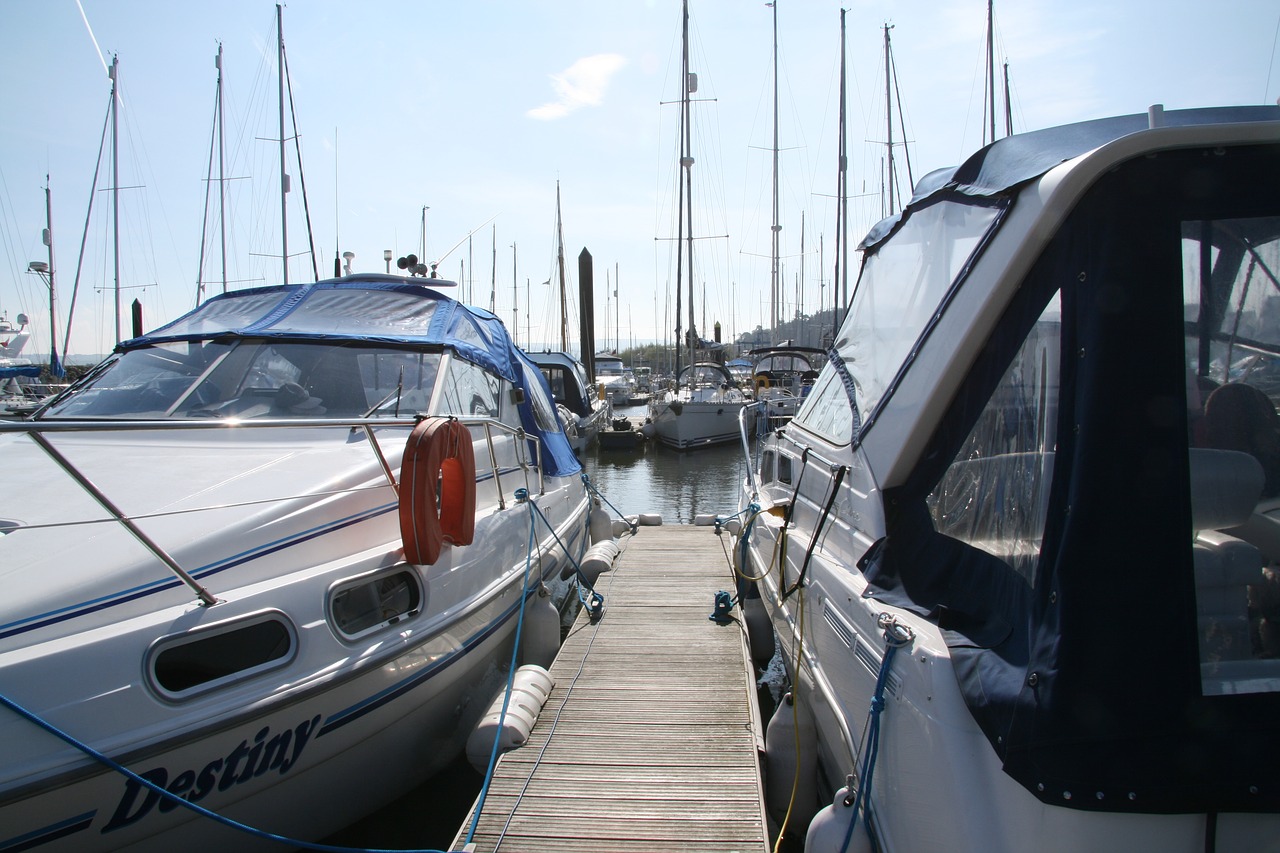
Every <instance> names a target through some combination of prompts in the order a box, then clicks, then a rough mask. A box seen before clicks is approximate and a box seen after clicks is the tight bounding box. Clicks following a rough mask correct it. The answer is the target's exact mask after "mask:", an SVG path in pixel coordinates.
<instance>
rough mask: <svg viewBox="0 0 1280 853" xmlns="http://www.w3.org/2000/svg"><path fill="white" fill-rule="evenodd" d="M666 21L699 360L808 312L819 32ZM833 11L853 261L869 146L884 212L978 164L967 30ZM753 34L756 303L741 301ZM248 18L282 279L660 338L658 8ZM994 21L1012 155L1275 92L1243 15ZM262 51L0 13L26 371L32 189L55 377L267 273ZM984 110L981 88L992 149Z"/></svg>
mask: <svg viewBox="0 0 1280 853" xmlns="http://www.w3.org/2000/svg"><path fill="white" fill-rule="evenodd" d="M689 6H690V57H691V59H690V66H691V68H690V70H691V71H693V72H694V73H696V74H697V80H698V89H697V92H696V93H695V94H694V95H693V99H694V101H693V103H692V105H691V114H692V122H691V124H692V133H691V139H692V147H693V156H694V159H695V164H694V166H693V186H694V191H693V193H692V205H693V209H694V212H693V219H694V226H693V231H694V237H695V238H696V239H695V241H694V256H695V272H694V275H693V279H694V281H693V288H692V290H693V305H694V323H695V324H696V326H697V327H698V329H699V332H700V333H701V334H703V335H704V336H705V337H710V336H711V334H712V331H711V330H712V328H713V326H714V324H715V323H720V324H721V327H722V334H723V337H724V338H725V339H728V338H730V337H733V336H736V335H738V334H741V333H744V332H748V331H750V330H752V329H754V328H756V327H757V326H766V327H767V326H768V325H769V323H770V318H771V316H773V314H774V313H775V312H776V313H777V314H778V315H779V316H781V317H783V318H790V317H793V316H795V315H797V314H802V315H810V314H813V313H815V312H817V311H819V310H821V309H823V308H827V309H829V308H830V307H831V301H832V293H833V288H832V279H833V276H834V268H835V250H836V242H837V239H836V217H835V210H836V201H835V194H836V188H837V177H838V165H837V164H838V159H837V151H838V139H839V77H840V65H841V50H840V45H841V23H840V22H841V8H842V4H841V3H840V2H837V0H778V2H777V4H776V5H769V4H766V3H764V2H760V0H690V4H689ZM843 8H844V10H845V17H844V21H845V40H846V50H845V68H846V74H847V84H846V89H847V95H846V104H847V108H846V121H845V127H846V130H845V132H846V139H847V143H846V144H847V151H848V178H847V181H848V188H849V189H848V191H849V195H850V202H849V210H850V213H849V229H850V231H849V234H850V240H849V242H850V243H851V244H853V245H854V246H856V244H857V242H858V240H859V239H860V238H861V236H862V235H863V234H864V233H865V232H866V231H867V230H868V229H869V228H870V227H871V226H872V225H873V224H874V223H875V222H876V221H877V220H878V219H880V218H881V217H882V216H883V215H884V214H885V213H887V212H888V192H887V189H886V180H885V178H884V177H883V176H884V174H885V172H886V164H887V163H888V152H889V151H890V150H892V152H893V161H892V162H893V166H894V170H895V173H896V174H898V176H899V180H898V183H897V186H896V188H895V190H894V195H895V197H896V198H899V199H900V198H901V197H902V196H903V195H909V181H910V180H912V179H915V180H918V179H919V178H920V177H922V176H923V175H924V174H926V173H927V172H929V171H932V170H933V169H936V168H942V167H946V166H951V165H955V164H957V163H959V162H961V161H962V160H963V159H965V158H966V157H967V156H968V155H969V154H971V153H973V152H974V151H975V150H977V149H978V148H979V147H981V146H982V144H983V143H984V133H983V127H984V125H985V122H984V120H983V116H984V97H983V92H984V68H985V63H986V56H987V54H986V38H987V29H986V13H987V4H986V2H985V0H898V2H890V0H845V3H844V4H843ZM775 13H776V16H777V29H778V52H777V67H778V78H777V79H778V82H777V91H778V98H777V102H776V111H777V115H778V121H777V139H778V141H777V144H776V148H777V152H778V153H777V161H778V180H777V186H778V211H779V213H778V220H777V221H778V224H779V225H780V226H781V228H782V230H781V231H780V232H779V235H780V236H779V256H780V260H779V278H780V280H781V288H782V291H783V293H784V301H783V302H781V303H780V304H778V305H771V299H770V293H771V290H772V287H771V277H772V262H771V251H772V247H771V225H772V221H773V168H772V165H773V160H774V154H773V151H774V148H775V145H774V119H773V116H774V112H775V100H774V83H773V79H774V78H773V65H774V63H773V21H774V15H775ZM280 17H281V20H282V23H283V33H284V44H285V58H286V65H287V72H288V75H287V77H288V84H289V86H288V90H287V92H286V96H287V99H288V100H290V101H291V106H292V108H291V109H289V108H288V107H286V118H285V121H286V129H285V133H284V137H285V138H286V145H285V148H286V151H287V154H286V161H287V163H286V167H285V171H286V172H287V173H288V174H289V176H290V178H289V181H290V192H289V193H288V195H287V202H286V204H285V207H286V211H287V215H286V217H285V218H286V219H287V223H288V224H287V245H288V253H289V256H290V260H289V264H288V277H289V281H290V282H291V283H297V282H302V281H311V280H313V279H314V278H315V275H316V272H317V271H318V273H319V275H320V277H322V278H324V277H329V276H332V275H333V273H334V267H335V258H337V257H338V255H339V254H340V253H344V252H351V253H353V255H354V257H352V258H351V259H350V260H349V262H348V263H349V264H350V267H351V269H352V270H353V271H355V272H385V271H386V270H387V266H388V265H387V263H386V262H385V261H384V252H386V251H390V252H391V256H392V258H393V259H398V258H400V257H402V256H405V255H407V254H409V253H414V254H418V255H420V256H421V257H422V258H423V259H425V260H428V261H430V262H435V263H438V267H437V270H438V274H439V275H440V276H441V277H443V278H449V279H454V280H457V281H459V282H460V287H459V291H458V295H460V296H461V297H463V298H464V299H465V301H467V302H470V303H471V304H475V305H479V306H481V307H484V308H490V307H491V306H492V308H493V310H495V312H496V313H497V314H498V316H499V317H501V318H502V319H503V320H504V322H505V323H506V324H507V326H508V328H509V329H511V330H513V332H514V335H515V337H516V340H517V342H518V343H519V344H520V345H522V346H525V347H527V348H535V349H541V348H543V347H546V346H550V347H551V348H553V349H554V348H559V347H560V333H559V328H560V314H559V299H558V283H559V274H558V264H557V257H558V253H559V246H560V245H563V254H564V257H565V267H566V272H567V279H568V281H567V287H568V288H569V290H568V294H569V295H568V302H569V306H570V309H569V313H570V317H569V321H568V322H569V328H570V334H569V337H570V339H569V349H570V350H571V351H574V352H575V353H576V352H577V350H578V346H579V345H578V343H577V341H578V333H577V328H578V311H577V308H576V307H575V306H576V305H577V282H578V279H579V274H578V259H579V255H580V253H582V252H583V251H584V250H585V251H587V252H589V253H590V256H591V258H592V263H593V275H594V281H595V288H594V301H595V307H596V310H595V324H596V334H595V336H596V341H597V344H598V348H601V349H603V348H615V347H616V348H624V349H625V348H627V347H629V346H632V345H634V344H639V343H641V342H650V341H655V340H656V341H661V340H664V339H669V338H670V337H671V336H672V331H671V330H672V329H673V328H674V326H675V320H674V311H675V298H676V297H675V293H674V290H675V287H676V271H675V261H674V253H673V251H672V250H673V248H674V245H675V241H674V240H673V239H672V238H674V237H675V236H676V234H677V224H676V207H677V193H676V163H677V160H678V157H679V148H678V143H679V140H678V135H677V132H678V123H677V120H678V104H677V102H678V100H679V98H680V85H679V82H680V57H681V5H680V3H679V2H678V0H467V2H453V3H446V2H440V1H439V0H367V2H362V3H359V4H356V3H352V2H349V0H348V2H338V0H295V1H294V2H292V3H289V4H287V5H284V6H283V7H282V11H281V15H280ZM994 22H995V28H994V29H995V52H994V55H995V63H996V65H997V69H998V71H997V73H998V75H999V76H1003V67H1004V66H1005V64H1006V63H1007V67H1008V78H1009V87H1008V88H1009V95H1008V101H1009V104H1010V110H1011V113H1012V119H1013V131H1014V132H1015V133H1016V132H1022V131H1027V130H1035V129H1040V128H1044V127H1049V126H1054V125H1059V124H1064V123H1069V122H1074V121H1082V120H1087V119H1093V118H1101V117H1105V116H1111V115H1121V114H1130V113H1142V112H1145V111H1146V109H1147V107H1148V106H1150V105H1151V104H1156V103H1160V104H1163V105H1164V106H1165V108H1166V109H1179V108H1191V107H1203V106H1217V105H1231V104H1258V103H1274V102H1276V100H1277V98H1278V97H1280V55H1278V54H1277V36H1278V35H1280V6H1278V5H1277V4H1276V3H1275V0H1220V2H1216V3H1204V2H1202V0H1125V2H1122V3H1117V2H1114V0H1074V2H1070V3H1068V2H1063V0H1017V2H1009V0H995V4H994ZM276 25H277V7H276V5H275V4H274V3H271V2H260V0H219V2H196V0H191V2H175V0H0V115H3V116H4V120H3V122H0V254H3V263H2V264H0V314H3V315H5V316H8V317H9V318H10V319H13V318H14V317H15V316H16V315H17V314H18V313H20V312H21V313H25V314H27V315H28V317H29V318H30V330H31V332H32V340H31V342H30V343H29V345H28V347H27V353H28V354H41V353H47V352H48V340H49V325H50V320H49V287H48V285H47V284H46V282H45V280H44V279H42V278H40V277H39V276H37V275H35V274H33V273H31V272H29V271H28V264H29V262H31V261H36V260H46V261H47V258H48V251H49V250H48V249H47V248H46V246H45V244H44V242H43V240H42V229H44V228H45V227H46V188H48V190H49V193H48V198H49V200H50V202H51V208H52V235H53V245H54V271H55V277H54V285H55V291H56V298H57V307H58V311H57V313H58V319H57V323H58V326H59V330H58V341H59V349H60V350H61V348H62V338H63V336H64V334H65V330H66V324H67V322H68V309H69V306H70V304H71V302H72V294H73V291H74V293H75V296H74V312H73V313H72V314H71V318H70V319H71V323H72V332H71V337H70V346H69V353H70V356H71V357H72V359H75V358H76V357H77V356H80V357H82V358H83V357H85V356H89V355H95V354H101V353H106V352H108V351H110V349H111V347H112V346H113V345H114V343H115V341H116V322H117V320H116V317H117V312H116V307H115V306H116V304H117V295H118V303H119V304H120V305H121V306H123V307H122V312H121V314H120V315H119V316H120V318H121V320H120V322H121V327H122V329H123V332H124V337H126V338H127V337H129V336H130V332H129V330H130V321H129V317H130V311H129V306H130V304H131V303H133V302H134V301H135V300H136V301H137V302H139V303H140V304H141V306H142V314H143V328H144V329H145V330H150V329H153V328H156V327H157V326H159V325H161V324H163V323H166V322H168V321H170V320H172V319H175V318H176V317H178V316H180V315H181V314H183V313H185V312H186V311H188V310H190V309H191V308H192V307H193V306H194V305H195V304H196V302H197V299H198V298H207V297H208V296H211V295H213V294H215V293H219V292H221V291H222V289H223V286H224V285H223V277H224V274H223V260H222V258H223V250H222V246H223V244H224V242H225V245H226V276H225V277H226V279H227V282H228V283H227V285H226V287H227V288H228V289H239V288H243V287H254V286H262V285H269V284H278V283H280V282H281V281H282V280H283V279H284V277H285V265H284V262H283V261H282V259H281V254H282V251H283V249H282V246H283V245H284V244H283V241H282V238H281V232H282V224H281V220H282V217H281V213H280V177H279V175H280V149H281V145H280V142H279V140H280V138H281V133H280V129H279V125H278V122H279V110H278V102H279V97H278V95H279V87H278V82H277V81H278V76H277V61H278V51H277V31H276ZM886 27H889V29H888V31H887V32H888V35H889V40H890V55H891V59H892V62H891V69H892V71H893V76H892V82H891V83H889V85H888V86H886V72H885V65H886V63H885V36H886ZM219 46H221V48H222V52H223V70H222V104H223V107H222V116H223V125H224V131H223V133H222V134H221V140H222V143H223V156H222V163H223V166H222V168H221V171H220V170H219V165H218V162H219V161H218V158H217V157H216V155H215V152H216V143H217V141H218V139H219V134H217V133H215V121H214V120H215V112H216V105H217V100H218V99H217V86H218V71H217V69H216V68H215V61H214V60H215V56H216V55H217V53H218V49H219ZM113 57H115V58H117V59H118V62H119V65H118V67H119V74H118V83H119V96H120V102H121V104H120V108H119V110H118V113H117V114H116V118H117V125H116V127H117V129H116V131H115V133H114V139H115V140H116V145H115V146H114V149H115V152H116V156H115V157H114V158H113V156H112V145H111V139H112V138H113V134H111V133H110V132H109V131H108V122H107V118H108V108H109V106H110V104H111V81H110V79H109V78H108V75H107V70H106V69H107V66H109V65H110V64H111V63H112V60H113ZM886 88H888V89H889V90H890V91H891V92H892V97H893V129H892V141H893V145H892V146H890V145H889V144H887V142H888V139H889V136H890V131H889V129H888V120H887V116H888V115H889V113H888V112H887V110H888V107H887V103H888V99H887V98H886ZM1004 99H1005V95H1004V92H1003V86H1001V87H1000V91H998V93H997V100H998V102H999V103H1000V106H1001V119H1000V121H999V124H998V129H997V135H1000V136H1003V135H1004V134H1005V126H1004V121H1003V102H1004ZM298 151H300V152H301V158H300V160H301V167H300V168H299V158H298V156H297V154H298ZM113 160H114V162H115V163H117V164H118V165H117V166H115V167H114V168H115V169H116V172H115V173H116V174H118V179H117V181H118V182H117V183H113V178H112V175H113ZM95 171H98V173H99V174H98V176H97V180H96V183H95V180H94V176H95ZM219 177H221V180H219ZM113 187H118V189H117V190H116V191H115V192H111V189H112V188H113ZM304 187H305V209H304V193H303V189H304ZM219 189H221V190H222V191H223V192H222V193H221V195H222V197H223V199H224V201H223V202H222V203H221V204H220V201H219V196H220V193H219ZM557 194H558V196H559V229H557ZM116 205H118V210H119V213H118V230H119V234H120V237H119V275H118V286H117V274H116V272H115V270H116V263H115V249H114V246H115V245H116V243H115V240H114V237H113V234H114V232H115V230H116V225H114V224H113V221H114V220H113V216H112V211H113V209H114V207H115V206H116ZM308 219H309V221H310V236H309V235H308V229H307V225H306V223H307V220H308ZM223 221H225V227H222V226H221V225H220V223H221V222H223ZM224 235H225V240H224ZM424 243H425V246H424ZM309 244H314V262H313V261H312V254H311V253H308V252H307V249H308V246H309ZM82 245H83V249H82ZM851 264H852V268H853V270H854V271H855V272H856V269H857V256H856V255H854V256H853V259H852V261H851ZM390 268H391V270H392V271H393V272H395V271H397V270H396V264H395V262H394V260H393V261H392V262H391V264H390ZM683 279H684V280H685V283H684V285H682V287H681V290H682V291H683V292H682V294H681V299H682V304H683V306H684V307H683V309H682V316H685V317H686V319H685V320H684V321H683V323H682V325H683V326H684V327H685V328H687V327H688V319H687V311H688V305H689V298H690V296H689V293H688V291H687V290H686V288H687V287H688V282H687V275H685V276H683ZM201 285H202V286H203V290H199V289H198V288H199V287H200V286H201Z"/></svg>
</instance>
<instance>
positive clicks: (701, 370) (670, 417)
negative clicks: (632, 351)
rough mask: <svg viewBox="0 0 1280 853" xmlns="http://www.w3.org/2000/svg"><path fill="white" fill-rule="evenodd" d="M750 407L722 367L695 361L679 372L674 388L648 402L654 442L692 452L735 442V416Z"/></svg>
mask: <svg viewBox="0 0 1280 853" xmlns="http://www.w3.org/2000/svg"><path fill="white" fill-rule="evenodd" d="M750 404H751V401H750V400H748V399H747V397H746V395H745V394H743V393H742V389H740V388H739V387H738V384H737V383H736V382H734V380H733V377H732V376H730V375H729V371H728V369H727V368H725V366H724V365H723V364H718V363H716V362H703V361H699V362H695V363H693V364H691V365H689V366H687V367H685V368H683V369H682V370H681V371H680V374H679V375H678V376H677V377H676V384H675V387H673V388H668V389H667V390H665V391H661V392H659V393H658V394H656V395H654V396H653V397H652V398H651V399H650V401H649V417H650V419H651V420H652V421H653V428H654V435H655V437H656V438H657V439H658V441H661V442H662V443H663V444H665V445H667V446H668V447H673V448H675V449H676V450H692V449H693V448H696V447H705V446H706V445H709V444H723V443H725V442H730V441H737V440H738V434H739V420H740V418H739V415H740V413H741V412H742V410H743V409H744V408H745V407H746V406H748V405H750ZM751 423H752V424H754V421H752V422H751ZM752 428H753V429H754V427H752Z"/></svg>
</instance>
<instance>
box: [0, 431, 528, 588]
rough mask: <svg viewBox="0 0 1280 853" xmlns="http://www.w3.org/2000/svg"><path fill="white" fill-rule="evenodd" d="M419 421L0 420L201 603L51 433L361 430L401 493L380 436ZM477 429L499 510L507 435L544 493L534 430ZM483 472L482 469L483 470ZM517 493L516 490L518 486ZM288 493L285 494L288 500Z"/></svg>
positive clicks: (523, 470) (518, 461)
mask: <svg viewBox="0 0 1280 853" xmlns="http://www.w3.org/2000/svg"><path fill="white" fill-rule="evenodd" d="M419 420H420V418H418V417H404V418H254V419H252V420H244V421H238V420H234V419H225V420H224V419H201V420H159V419H157V420H26V421H15V422H0V434H4V433H25V434H27V435H28V436H30V438H31V440H32V441H33V442H34V443H35V444H36V445H37V446H38V447H40V448H41V449H42V450H43V451H44V452H45V454H46V455H48V456H49V458H50V459H51V460H53V462H54V464H56V465H57V466H58V467H59V468H60V469H62V470H63V471H64V472H65V473H66V474H67V476H69V477H70V478H71V479H72V480H73V481H75V483H76V484H77V485H79V486H80V487H81V488H82V489H84V491H85V492H86V493H87V494H88V495H89V496H90V497H92V498H93V500H94V501H95V502H96V503H97V504H98V505H99V506H100V507H101V508H102V509H103V510H105V511H106V513H107V515H108V516H109V518H108V519H106V520H109V521H115V522H117V523H119V524H120V525H122V526H123V527H124V528H125V529H126V530H128V531H129V533H130V534H131V535H132V536H133V537H134V538H135V539H136V540H137V541H138V542H139V543H140V544H141V545H142V546H143V547H144V548H146V549H147V550H148V551H149V552H150V553H151V554H152V555H153V556H155V558H156V559H157V560H159V561H160V562H161V563H163V564H164V565H165V566H166V567H167V568H168V569H169V570H170V571H171V572H172V573H173V574H174V575H175V576H177V577H178V578H179V579H180V580H181V581H182V583H184V584H185V585H186V586H188V587H189V588H190V589H191V590H192V591H193V592H194V593H195V594H196V596H197V598H199V600H200V601H201V603H202V604H206V605H212V604H215V603H216V599H215V597H214V596H213V595H212V593H210V592H209V591H208V590H207V589H205V588H204V587H203V586H202V585H201V584H200V582H199V581H197V580H196V579H195V578H194V577H193V576H192V575H191V573H189V572H188V571H187V570H186V569H184V568H183V567H182V566H181V565H180V564H179V563H178V561H177V560H176V559H175V558H174V557H173V556H172V555H171V554H170V553H169V552H168V551H167V550H166V549H165V548H164V547H163V546H162V545H160V543H158V542H156V541H155V540H154V539H153V538H152V537H150V536H148V535H147V533H146V532H145V531H144V530H142V529H141V527H140V526H139V525H138V523H137V522H138V518H137V517H133V516H130V515H129V514H127V513H125V512H124V511H123V510H122V509H121V508H120V507H119V506H118V505H117V504H116V503H115V501H113V500H112V498H111V497H110V495H108V494H107V493H106V492H105V491H104V490H103V489H102V488H100V487H99V486H98V484H96V483H94V482H93V481H92V480H91V479H90V478H89V477H88V476H87V475H86V474H85V473H84V472H83V471H81V470H80V469H79V468H78V467H77V466H76V464H75V463H74V462H73V461H72V460H70V459H69V458H67V456H66V455H65V454H63V453H62V452H61V451H59V450H58V448H57V447H56V446H55V445H54V443H53V442H51V441H50V440H49V438H48V435H49V434H54V433H57V434H68V433H111V432H190V431H194V432H200V431H215V430H223V431H225V430H233V431H242V430H280V429H293V430H297V429H320V428H324V429H339V430H344V431H349V432H355V431H361V432H363V433H364V435H365V436H366V437H367V438H368V439H369V447H370V450H371V452H372V453H373V454H374V456H375V457H376V459H377V462H378V465H379V466H380V467H381V469H382V473H383V476H384V477H385V478H386V482H387V485H388V486H389V487H390V488H391V489H392V491H394V492H395V493H396V495H397V497H398V496H399V483H398V482H397V480H396V476H395V471H394V470H393V469H392V467H391V463H390V462H389V461H388V458H387V454H386V453H385V452H384V450H383V443H384V442H385V441H386V436H385V435H384V436H383V440H382V441H379V437H378V433H379V432H385V431H386V430H388V429H403V430H404V434H405V436H406V438H407V435H408V431H409V430H411V429H412V428H413V427H414V426H415V425H416V424H417V423H418V421H419ZM458 420H459V421H461V422H462V423H463V424H464V425H465V426H466V427H467V428H468V430H470V431H471V432H472V436H473V440H474V437H475V436H476V432H475V430H476V428H478V429H479V432H480V437H482V439H483V441H484V444H485V450H486V456H487V462H488V466H489V472H488V473H490V474H492V477H493V482H494V488H495V492H496V498H497V504H498V508H499V510H502V509H505V508H506V506H507V499H506V492H505V490H504V488H503V485H502V476H503V473H504V466H503V464H502V462H501V460H500V459H499V453H498V444H499V443H500V442H501V440H502V438H503V437H504V436H506V437H509V438H510V446H511V447H512V448H513V456H510V457H508V458H510V459H512V461H513V463H514V464H511V465H507V466H506V468H505V470H506V471H507V472H508V473H509V472H511V471H513V470H514V471H516V472H519V473H518V474H517V476H518V477H523V481H524V488H525V489H527V490H528V491H529V492H531V493H536V494H544V493H545V481H544V478H543V466H542V447H541V445H540V444H538V443H537V442H535V441H530V440H529V435H528V434H527V433H526V432H525V431H524V430H523V429H520V428H518V427H511V426H509V425H507V424H504V423H502V422H501V421H497V420H495V419H493V418H484V417H462V418H458ZM479 473H480V472H477V474H479ZM513 494H514V490H513ZM287 499H288V498H284V497H282V498H280V500H287Z"/></svg>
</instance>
